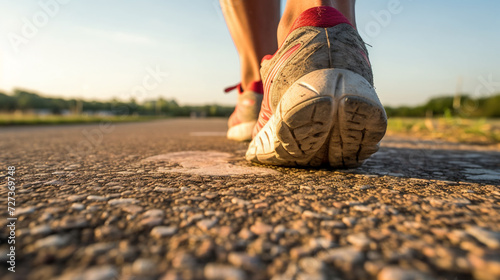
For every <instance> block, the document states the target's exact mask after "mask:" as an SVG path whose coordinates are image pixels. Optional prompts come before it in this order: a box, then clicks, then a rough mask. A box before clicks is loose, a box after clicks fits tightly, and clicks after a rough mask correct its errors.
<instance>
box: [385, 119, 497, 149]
mask: <svg viewBox="0 0 500 280" xmlns="http://www.w3.org/2000/svg"><path fill="white" fill-rule="evenodd" d="M387 133H388V134H389V135H390V134H400V135H401V134H406V135H414V136H417V137H420V138H427V139H442V140H447V141H452V142H460V143H476V144H498V143H500V120H494V119H463V118H456V117H443V118H432V119H429V118H390V119H389V122H388V127H387Z"/></svg>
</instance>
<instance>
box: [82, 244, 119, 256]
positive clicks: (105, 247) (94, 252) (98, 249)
mask: <svg viewBox="0 0 500 280" xmlns="http://www.w3.org/2000/svg"><path fill="white" fill-rule="evenodd" d="M115 247H116V244H115V243H110V242H101V243H94V244H91V245H89V246H87V247H85V251H84V252H85V254H86V255H88V256H93V257H95V256H98V255H101V254H104V253H106V252H108V251H109V250H111V249H113V248H115Z"/></svg>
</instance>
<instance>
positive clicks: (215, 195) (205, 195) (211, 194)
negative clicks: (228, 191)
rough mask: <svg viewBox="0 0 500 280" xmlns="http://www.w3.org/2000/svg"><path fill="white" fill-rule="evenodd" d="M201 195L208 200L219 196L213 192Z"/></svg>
mask: <svg viewBox="0 0 500 280" xmlns="http://www.w3.org/2000/svg"><path fill="white" fill-rule="evenodd" d="M201 195H202V196H204V197H206V198H208V199H214V198H216V197H218V196H219V194H217V193H214V192H204V193H202V194H201Z"/></svg>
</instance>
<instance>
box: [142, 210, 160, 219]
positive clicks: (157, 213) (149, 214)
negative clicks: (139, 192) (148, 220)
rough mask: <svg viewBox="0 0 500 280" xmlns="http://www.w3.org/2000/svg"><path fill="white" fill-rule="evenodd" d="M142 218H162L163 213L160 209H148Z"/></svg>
mask: <svg viewBox="0 0 500 280" xmlns="http://www.w3.org/2000/svg"><path fill="white" fill-rule="evenodd" d="M143 216H144V217H162V218H163V217H164V216H165V211H163V210H161V209H150V210H148V211H146V212H144V214H143Z"/></svg>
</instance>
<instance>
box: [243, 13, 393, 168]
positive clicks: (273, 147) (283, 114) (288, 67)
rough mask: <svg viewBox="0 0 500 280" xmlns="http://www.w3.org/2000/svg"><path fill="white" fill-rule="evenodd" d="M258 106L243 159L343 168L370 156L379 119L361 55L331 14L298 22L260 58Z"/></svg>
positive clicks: (354, 38) (351, 32)
mask: <svg viewBox="0 0 500 280" xmlns="http://www.w3.org/2000/svg"><path fill="white" fill-rule="evenodd" d="M261 74H262V77H263V81H264V100H263V103H262V107H261V111H260V115H259V119H258V122H257V124H256V126H255V129H254V133H253V135H254V138H253V140H252V142H251V143H250V146H249V148H248V151H247V154H246V158H247V159H248V160H251V161H254V162H259V163H264V164H272V165H284V166H319V165H322V164H329V165H330V166H332V167H339V168H350V167H356V166H359V165H361V164H362V163H363V161H364V160H365V159H367V158H368V157H369V156H371V155H372V154H373V153H375V152H376V151H377V150H378V143H379V142H380V140H381V139H382V137H383V136H384V134H385V130H386V126H387V117H386V114H385V111H384V108H383V106H382V104H381V103H380V101H379V99H378V97H377V94H376V93H375V90H374V88H373V75H372V70H371V66H370V62H369V60H368V52H367V50H366V48H365V45H364V43H363V40H362V39H361V37H360V36H359V34H358V32H357V31H356V29H355V28H354V27H353V26H352V25H351V24H350V23H349V21H348V20H347V19H346V18H345V17H344V16H343V15H342V14H341V13H340V12H338V11H337V10H336V9H334V8H332V7H316V8H312V9H309V10H307V11H305V12H304V13H302V14H301V16H299V18H298V19H297V20H296V21H295V23H294V25H293V26H292V28H291V31H290V33H289V35H288V37H287V39H286V40H285V42H284V43H283V44H282V46H281V47H280V48H279V49H278V51H277V52H276V53H275V54H274V55H273V56H268V57H265V58H264V59H263V62H262V69H261Z"/></svg>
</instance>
